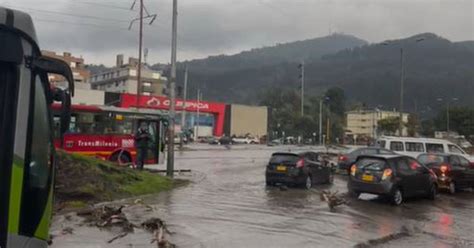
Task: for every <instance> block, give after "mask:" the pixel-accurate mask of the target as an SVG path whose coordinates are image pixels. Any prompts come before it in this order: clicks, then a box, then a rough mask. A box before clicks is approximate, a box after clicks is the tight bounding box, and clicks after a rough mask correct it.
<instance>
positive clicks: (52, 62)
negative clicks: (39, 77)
mask: <svg viewBox="0 0 474 248" xmlns="http://www.w3.org/2000/svg"><path fill="white" fill-rule="evenodd" d="M30 66H31V67H32V68H33V69H35V70H40V71H41V72H43V73H54V74H58V75H61V76H63V77H64V78H65V79H66V80H67V82H68V89H67V90H68V91H69V92H70V95H71V96H74V77H73V74H72V71H71V68H70V67H69V65H68V64H67V63H66V62H64V61H62V60H60V59H55V58H51V57H46V56H39V57H34V58H30Z"/></svg>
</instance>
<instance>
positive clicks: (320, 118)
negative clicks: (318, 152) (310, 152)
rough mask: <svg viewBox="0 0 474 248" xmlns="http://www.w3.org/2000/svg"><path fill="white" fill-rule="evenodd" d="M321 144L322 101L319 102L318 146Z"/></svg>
mask: <svg viewBox="0 0 474 248" xmlns="http://www.w3.org/2000/svg"><path fill="white" fill-rule="evenodd" d="M322 144H323V99H321V100H319V145H322Z"/></svg>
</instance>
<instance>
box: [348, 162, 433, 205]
mask: <svg viewBox="0 0 474 248" xmlns="http://www.w3.org/2000/svg"><path fill="white" fill-rule="evenodd" d="M348 189H349V192H350V193H352V194H353V195H354V196H356V197H358V196H359V195H360V194H361V193H371V194H377V195H382V196H386V197H387V198H389V199H390V201H391V202H392V203H393V204H394V205H400V204H402V202H403V200H404V199H405V198H407V197H413V196H427V197H428V198H430V199H434V198H435V196H436V193H437V178H436V175H435V174H434V172H433V171H431V170H430V169H428V168H427V167H425V166H424V165H422V164H421V163H419V162H418V161H417V160H416V159H413V158H411V157H408V156H403V155H365V156H360V157H359V159H358V160H357V162H356V163H355V164H354V165H352V166H351V169H350V178H349V182H348Z"/></svg>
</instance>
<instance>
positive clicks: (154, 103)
mask: <svg viewBox="0 0 474 248" xmlns="http://www.w3.org/2000/svg"><path fill="white" fill-rule="evenodd" d="M146 104H147V106H149V107H162V106H164V107H169V106H170V105H171V100H170V99H165V100H163V101H161V100H160V99H158V98H157V97H152V98H150V100H148V101H147V102H146ZM183 105H184V101H182V100H176V107H178V108H183ZM184 107H185V108H193V109H197V108H199V109H206V110H207V109H209V104H208V103H203V102H200V103H198V102H195V101H193V102H191V101H186V106H184Z"/></svg>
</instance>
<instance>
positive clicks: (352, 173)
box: [351, 164, 357, 177]
mask: <svg viewBox="0 0 474 248" xmlns="http://www.w3.org/2000/svg"><path fill="white" fill-rule="evenodd" d="M356 171H357V166H356V165H355V164H353V165H352V166H351V175H352V176H353V177H355V175H356Z"/></svg>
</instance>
